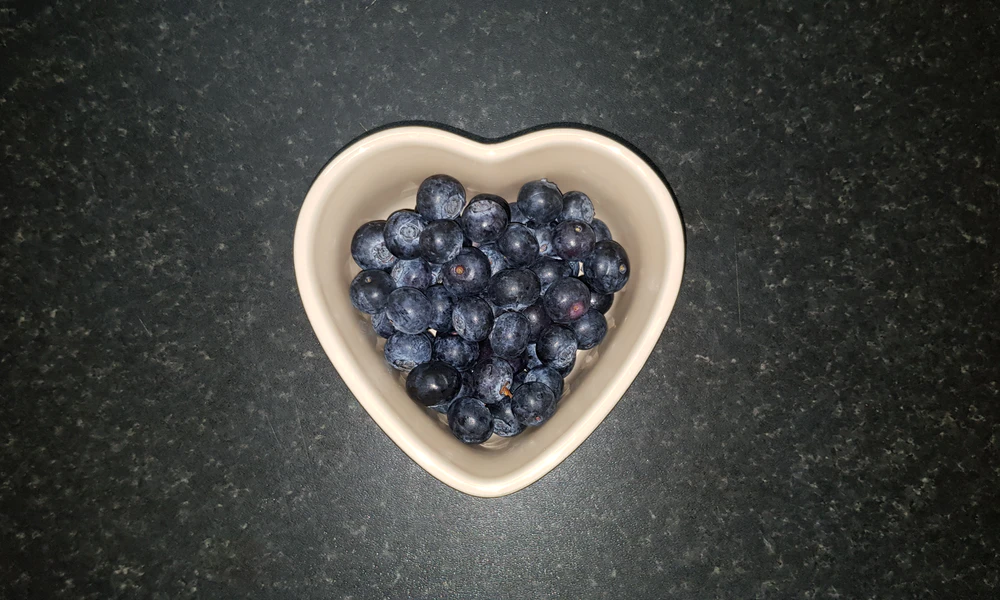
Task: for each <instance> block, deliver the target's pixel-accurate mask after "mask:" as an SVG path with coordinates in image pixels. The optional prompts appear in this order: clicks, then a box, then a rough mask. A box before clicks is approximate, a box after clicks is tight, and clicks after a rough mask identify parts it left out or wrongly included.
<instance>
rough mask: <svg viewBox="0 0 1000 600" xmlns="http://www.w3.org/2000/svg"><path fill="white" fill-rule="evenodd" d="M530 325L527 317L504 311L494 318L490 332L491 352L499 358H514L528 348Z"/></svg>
mask: <svg viewBox="0 0 1000 600" xmlns="http://www.w3.org/2000/svg"><path fill="white" fill-rule="evenodd" d="M530 334H531V325H530V324H529V323H528V319H527V317H525V316H524V315H522V314H521V313H517V312H509V313H504V314H502V315H500V316H499V317H497V318H496V320H495V321H494V323H493V331H492V332H490V346H492V348H493V354H494V355H496V356H499V357H500V358H508V359H514V358H517V357H519V356H520V355H521V354H523V353H524V351H525V350H526V349H527V348H528V337H529V336H530Z"/></svg>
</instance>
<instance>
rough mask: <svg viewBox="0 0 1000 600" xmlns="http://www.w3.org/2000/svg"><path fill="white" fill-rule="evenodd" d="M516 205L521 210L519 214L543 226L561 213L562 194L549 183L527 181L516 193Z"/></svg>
mask: <svg viewBox="0 0 1000 600" xmlns="http://www.w3.org/2000/svg"><path fill="white" fill-rule="evenodd" d="M517 204H518V205H519V206H520V208H521V214H523V215H524V216H525V217H527V218H528V219H529V220H531V221H534V222H535V223H539V224H542V225H544V224H546V223H551V222H552V221H553V220H555V218H556V217H558V216H559V213H561V212H562V209H563V201H562V192H560V191H559V187H558V186H557V185H556V184H554V183H552V182H551V181H547V180H545V179H540V180H538V181H529V182H528V183H526V184H524V185H523V186H521V191H519V192H518V193H517Z"/></svg>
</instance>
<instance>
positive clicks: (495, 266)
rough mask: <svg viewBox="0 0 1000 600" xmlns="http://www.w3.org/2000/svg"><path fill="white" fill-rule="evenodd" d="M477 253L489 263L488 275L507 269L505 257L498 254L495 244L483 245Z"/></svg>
mask: <svg viewBox="0 0 1000 600" xmlns="http://www.w3.org/2000/svg"><path fill="white" fill-rule="evenodd" d="M479 251H480V252H482V253H483V254H485V255H486V258H488V259H489V261H490V275H496V274H497V273H499V272H500V271H503V270H504V269H506V268H507V257H505V256H504V255H503V252H500V248H498V247H497V245H496V244H483V245H482V246H480V247H479Z"/></svg>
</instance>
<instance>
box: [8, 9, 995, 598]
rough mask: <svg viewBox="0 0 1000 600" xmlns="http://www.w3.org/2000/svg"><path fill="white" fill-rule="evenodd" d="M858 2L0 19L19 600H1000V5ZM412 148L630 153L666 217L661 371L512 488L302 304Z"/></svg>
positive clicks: (11, 592) (11, 503) (11, 576)
mask: <svg viewBox="0 0 1000 600" xmlns="http://www.w3.org/2000/svg"><path fill="white" fill-rule="evenodd" d="M113 4H119V5H120V6H112V5H113ZM549 4H551V6H550V7H549V8H545V7H544V6H547V5H549ZM761 4H765V5H767V7H766V8H762V7H761ZM850 4H853V3H845V2H839V3H825V4H822V5H818V4H816V5H814V4H813V3H789V2H775V3H756V2H754V3H739V2H737V3H725V2H719V1H717V0H710V1H708V2H696V1H693V0H690V1H684V2H669V3H661V2H653V1H651V0H635V1H633V2H622V3H616V2H578V3H563V4H562V5H561V6H559V7H556V3H538V2H523V1H510V2H466V1H463V2H454V3H441V2H406V1H399V0H375V1H374V2H371V1H368V2H357V1H354V2H336V1H335V2H319V1H315V0H314V1H311V2H310V1H309V0H301V1H300V0H296V1H288V2H258V1H248V2H232V1H229V0H225V1H222V0H212V1H206V2H197V1H191V2H187V1H185V2H179V1H178V2H162V3H155V4H154V3H146V2H121V3H104V2H90V3H74V2H66V1H56V2H51V1H50V2H40V3H38V4H31V3H24V2H13V3H6V4H2V5H0V27H2V29H0V48H2V53H3V60H2V61H0V73H2V76H0V154H2V158H0V324H2V326H0V402H2V404H0V447H2V452H0V598H11V599H13V598H29V597H32V598H187V597H205V598H229V597H232V598H244V597H253V598H355V599H360V598H446V597H447V598H487V597H489V598H494V597H502V598H505V597H511V598H614V599H622V598H664V597H677V598H880V599H881V598H944V597H955V598H987V597H996V594H997V591H996V589H995V588H996V587H997V586H998V585H1000V580H998V578H1000V574H998V573H1000V559H998V549H1000V543H998V538H1000V534H998V531H1000V511H998V506H1000V505H998V490H1000V466H998V464H1000V461H998V456H1000V448H998V445H1000V443H998V423H1000V397H998V394H1000V390H998V383H997V382H998V379H1000V367H998V359H1000V319H998V316H997V315H998V306H1000V253H998V251H997V245H998V243H1000V239H998V235H1000V234H998V232H1000V210H998V209H1000V160H998V156H1000V148H998V135H1000V109H998V107H1000V85H998V80H1000V69H998V67H997V64H998V63H997V57H998V56H1000V28H998V24H1000V18H998V17H1000V11H998V8H997V7H996V5H995V4H992V3H987V2H966V3H962V2H948V3H941V2H923V1H918V2H882V1H878V2H872V1H869V2H862V3H860V4H859V5H858V6H855V7H852V6H850ZM408 119H421V120H430V121H436V122H441V123H444V124H447V125H450V126H453V127H458V128H463V129H465V130H468V131H471V132H474V133H477V134H480V135H484V136H499V135H504V134H508V133H511V132H514V131H517V130H520V129H523V128H526V127H531V126H535V125H539V124H544V123H548V122H554V121H571V122H581V123H586V124H590V125H594V126H597V127H601V128H603V129H606V130H609V131H612V132H614V133H616V134H618V135H620V136H622V137H624V138H625V139H628V140H630V141H631V142H632V143H634V144H635V145H636V146H637V147H638V148H639V149H641V150H642V151H643V152H645V153H646V154H647V155H648V156H649V157H650V158H651V159H652V160H653V161H654V162H655V163H656V164H657V165H659V167H660V168H661V169H662V171H663V172H664V174H665V175H666V177H667V179H668V180H669V181H670V183H671V185H672V187H673V189H674V191H675V192H676V195H677V198H678V202H679V205H680V208H681V210H682V212H683V215H684V219H685V222H686V227H687V244H688V259H687V266H686V273H685V281H684V284H683V287H682V289H681V295H680V297H679V299H678V302H677V306H676V308H675V310H674V313H673V315H672V317H671V319H670V322H669V323H668V325H667V327H666V329H665V331H664V332H663V335H662V337H661V339H660V341H659V344H658V345H657V347H656V350H655V352H654V353H653V355H652V356H651V358H650V360H649V362H648V363H647V365H646V367H645V369H644V370H643V371H642V373H641V374H640V375H639V377H638V379H636V381H635V383H634V384H633V386H632V388H631V389H630V391H629V392H628V393H627V394H626V395H625V397H624V398H623V399H622V401H621V403H620V404H619V405H618V407H617V408H616V409H615V410H614V411H613V412H612V413H611V415H610V416H609V417H608V419H607V420H606V421H605V422H604V423H603V424H602V425H601V426H600V427H599V428H598V429H597V431H596V432H595V433H594V434H593V435H592V436H591V437H590V438H589V439H588V440H587V441H586V442H585V443H584V444H583V445H582V446H581V447H580V449H579V450H578V451H577V452H576V453H574V454H573V455H572V456H571V457H570V458H569V459H567V460H566V462H565V463H563V464H562V465H561V466H559V467H558V468H556V469H555V470H554V471H553V472H552V473H550V474H549V475H547V476H546V477H544V478H543V479H542V480H541V481H539V482H538V483H536V484H535V485H533V486H531V487H529V488H527V489H526V490H524V491H521V492H518V493H516V494H514V495H511V496H508V497H505V498H501V499H495V500H484V499H478V498H472V497H468V496H464V495H462V494H460V493H458V492H455V491H453V490H451V489H450V488H448V487H446V486H445V485H443V484H441V483H440V482H438V481H437V480H435V479H434V478H433V477H431V476H429V475H428V474H426V473H425V472H424V471H423V470H421V469H420V468H419V467H418V466H416V465H415V464H414V463H413V462H411V461H410V460H409V459H408V458H407V457H406V456H405V455H404V454H403V453H402V452H401V451H400V450H399V449H398V448H397V447H396V446H395V445H394V444H393V443H392V442H391V441H390V440H389V439H388V438H387V437H386V436H385V435H384V434H383V433H382V432H381V431H380V430H379V429H378V427H377V426H376V425H375V423H374V422H373V421H372V420H371V419H370V418H369V417H368V416H367V414H366V413H365V412H364V411H363V410H362V408H361V407H360V406H359V405H358V403H357V402H356V401H355V400H354V399H353V397H352V396H351V394H350V393H349V391H348V390H347V388H346V387H345V386H344V384H343V382H342V381H341V379H340V378H339V376H338V375H337V373H336V371H335V370H334V369H333V368H332V367H331V365H330V362H329V361H328V359H327V358H326V356H325V355H324V353H323V351H322V349H321V348H320V346H319V344H318V342H317V340H316V338H315V336H314V335H313V332H312V330H311V328H310V326H309V323H308V322H307V320H306V316H305V314H304V312H303V310H302V307H301V304H300V301H299V297H298V293H297V290H296V286H295V279H294V274H293V268H292V234H293V229H294V225H295V219H296V215H297V210H298V208H299V206H300V204H301V202H302V199H303V196H304V194H305V192H306V189H307V188H308V186H309V184H310V182H311V179H312V178H313V177H314V176H315V174H316V173H317V172H318V171H319V169H320V168H321V167H322V166H323V164H324V163H325V162H326V161H327V159H328V158H329V157H330V156H331V155H332V154H333V153H334V152H335V151H336V150H337V149H338V148H340V147H341V146H342V145H343V144H345V143H346V142H348V141H350V140H351V139H353V138H355V137H356V136H358V135H359V134H362V133H364V131H365V130H366V129H370V128H372V127H374V126H377V125H380V124H383V123H387V122H394V121H399V120H408Z"/></svg>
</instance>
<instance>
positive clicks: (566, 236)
mask: <svg viewBox="0 0 1000 600" xmlns="http://www.w3.org/2000/svg"><path fill="white" fill-rule="evenodd" d="M596 243H597V236H596V235H595V234H594V228H593V227H591V226H590V225H588V224H586V223H584V222H583V221H563V222H562V223H558V224H556V226H555V227H553V228H552V245H553V246H555V249H556V255H557V256H558V257H559V258H562V259H564V260H573V261H575V260H583V259H584V258H586V257H587V256H588V255H589V254H590V253H591V252H593V250H594V244H596Z"/></svg>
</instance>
